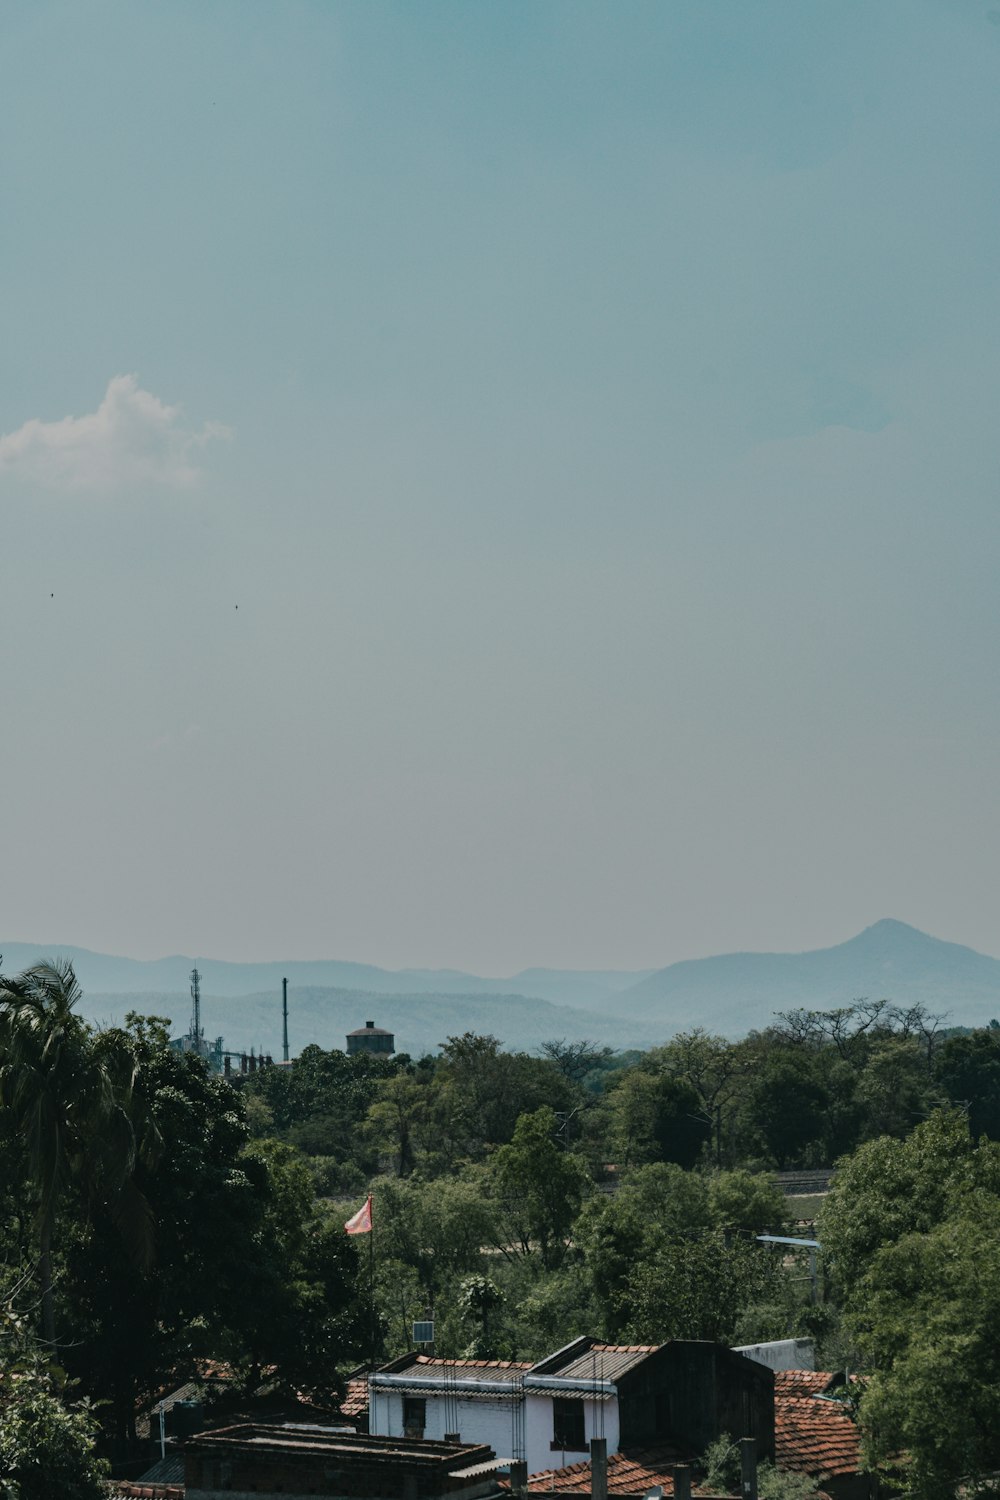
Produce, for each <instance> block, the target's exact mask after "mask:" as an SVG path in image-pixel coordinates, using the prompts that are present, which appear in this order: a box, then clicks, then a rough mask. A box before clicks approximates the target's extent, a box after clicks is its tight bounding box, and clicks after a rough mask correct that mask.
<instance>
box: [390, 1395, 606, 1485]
mask: <svg viewBox="0 0 1000 1500" xmlns="http://www.w3.org/2000/svg"><path fill="white" fill-rule="evenodd" d="M420 1395H421V1397H422V1398H423V1400H424V1401H425V1402H426V1403H427V1404H426V1422H427V1425H426V1427H425V1428H424V1437H425V1438H433V1439H435V1440H440V1439H442V1438H443V1437H444V1435H445V1433H446V1432H454V1431H456V1430H457V1431H458V1433H459V1434H460V1435H461V1438H462V1441H463V1443H488V1444H489V1446H490V1447H491V1448H492V1449H493V1451H494V1452H495V1453H496V1455H497V1457H498V1458H517V1457H519V1455H518V1454H517V1453H516V1452H515V1443H516V1439H517V1434H516V1432H515V1431H514V1430H513V1429H512V1423H511V1413H512V1407H513V1406H514V1402H513V1401H503V1400H497V1401H491V1400H489V1399H488V1398H486V1399H480V1400H476V1401H462V1400H461V1399H460V1398H458V1399H457V1407H458V1426H457V1428H456V1427H455V1426H454V1425H451V1424H454V1422H455V1409H456V1398H453V1397H451V1396H450V1395H449V1396H448V1397H445V1396H443V1395H442V1396H436V1395H435V1394H434V1393H433V1392H432V1391H421V1393H420ZM523 1401H524V1457H525V1459H526V1460H527V1464H528V1473H529V1474H537V1473H539V1472H540V1471H541V1470H542V1469H561V1468H562V1467H563V1465H564V1464H575V1463H579V1462H580V1460H581V1459H584V1458H587V1457H589V1451H590V1439H591V1438H594V1437H603V1438H606V1439H607V1443H608V1454H609V1455H610V1454H612V1453H617V1452H618V1443H619V1437H620V1430H621V1429H620V1424H619V1420H618V1399H617V1397H614V1396H613V1397H611V1399H610V1400H608V1401H584V1403H583V1422H584V1436H585V1438H586V1443H587V1451H586V1452H584V1453H573V1452H568V1453H566V1454H565V1455H564V1454H563V1452H562V1450H561V1449H557V1450H553V1448H552V1397H551V1396H550V1395H548V1394H546V1395H544V1396H543V1395H528V1396H525V1397H524V1398H523ZM368 1430H369V1431H370V1432H372V1433H374V1434H376V1435H377V1436H379V1437H403V1436H404V1435H405V1434H404V1432H403V1392H402V1391H399V1390H391V1391H387V1390H373V1391H371V1400H370V1405H369V1415H368Z"/></svg>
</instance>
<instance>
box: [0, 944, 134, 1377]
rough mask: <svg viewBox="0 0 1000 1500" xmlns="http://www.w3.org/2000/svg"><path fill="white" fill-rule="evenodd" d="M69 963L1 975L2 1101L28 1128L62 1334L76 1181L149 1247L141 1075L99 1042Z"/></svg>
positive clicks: (42, 1269) (45, 1278)
mask: <svg viewBox="0 0 1000 1500" xmlns="http://www.w3.org/2000/svg"><path fill="white" fill-rule="evenodd" d="M79 998H80V990H79V986H78V985H77V982H76V978H75V976H74V973H73V968H72V965H71V964H69V963H56V964H37V965H35V966H34V967H33V968H30V969H27V970H26V971H25V972H24V973H23V974H22V975H20V976H19V977H18V978H16V979H8V980H4V981H2V982H0V1102H2V1105H3V1107H4V1109H5V1111H6V1112H7V1113H8V1114H9V1117H10V1119H11V1121H12V1122H13V1123H14V1126H15V1128H16V1130H17V1132H18V1134H19V1135H20V1137H21V1139H22V1141H23V1145H24V1150H25V1154H26V1162H27V1170H28V1175H29V1177H30V1180H31V1183H32V1185H33V1188H34V1193H35V1204H36V1212H35V1222H36V1229H37V1236H38V1267H39V1270H38V1275H39V1283H40V1287H41V1293H42V1329H43V1334H44V1337H45V1340H46V1342H47V1343H48V1345H49V1346H50V1348H54V1346H55V1342H56V1323H55V1301H54V1296H53V1269H52V1256H53V1237H54V1233H55V1227H56V1218H57V1214H58V1211H59V1208H60V1205H61V1203H62V1201H63V1198H64V1196H65V1194H66V1193H67V1191H68V1189H69V1187H70V1186H71V1184H75V1185H76V1186H77V1187H78V1188H79V1189H80V1190H81V1192H82V1193H83V1195H84V1197H85V1198H90V1199H93V1198H94V1196H95V1195H96V1194H97V1193H99V1192H102V1191H103V1192H104V1194H105V1195H106V1196H107V1200H108V1202H109V1206H110V1208H111V1211H112V1213H113V1214H114V1215H115V1217H116V1218H117V1220H118V1223H119V1226H120V1227H121V1228H123V1229H124V1230H125V1231H126V1233H128V1235H129V1237H130V1240H131V1243H132V1246H133V1249H136V1250H137V1251H139V1252H140V1253H142V1254H148V1240H147V1237H146V1233H145V1231H146V1229H147V1227H148V1222H147V1218H146V1214H145V1210H144V1206H143V1204H142V1201H141V1199H140V1198H139V1196H138V1195H137V1194H135V1193H134V1192H130V1191H127V1188H128V1185H129V1183H130V1178H131V1174H132V1169H133V1167H134V1166H135V1161H136V1153H137V1145H136V1134H135V1130H134V1128H133V1123H132V1118H131V1093H132V1083H133V1079H132V1076H131V1074H130V1071H129V1069H128V1059H127V1057H126V1056H125V1054H123V1053H122V1052H120V1051H116V1050H115V1049H113V1048H111V1047H108V1046H104V1047H97V1046H95V1045H94V1042H93V1039H92V1037H91V1033H90V1031H89V1029H88V1028H87V1026H86V1025H85V1023H84V1022H83V1021H82V1020H81V1019H80V1017H79V1016H78V1015H76V1014H75V1012H74V1006H75V1005H76V1004H77V1001H78V1000H79Z"/></svg>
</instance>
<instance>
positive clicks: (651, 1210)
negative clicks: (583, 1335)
mask: <svg viewBox="0 0 1000 1500" xmlns="http://www.w3.org/2000/svg"><path fill="white" fill-rule="evenodd" d="M711 1223H712V1214H711V1209H710V1207H709V1189H708V1185H707V1180H706V1178H705V1177H703V1176H702V1175H700V1174H699V1173H696V1172H685V1171H684V1170H683V1169H682V1168H681V1167H679V1166H677V1165H676V1163H674V1162H651V1163H649V1164H647V1165H645V1166H642V1167H638V1168H636V1169H635V1170H634V1171H632V1172H629V1173H628V1174H626V1175H625V1176H624V1177H623V1179H622V1182H621V1186H620V1187H619V1190H618V1192H617V1193H616V1194H615V1195H614V1197H613V1198H609V1197H605V1196H604V1195H602V1194H601V1195H595V1196H594V1197H593V1198H591V1199H590V1200H589V1201H588V1202H587V1203H586V1204H585V1205H584V1207H583V1211H582V1212H581V1214H580V1217H579V1218H578V1219H577V1222H576V1225H575V1226H574V1231H573V1233H574V1239H575V1240H576V1242H577V1244H578V1245H579V1246H580V1248H581V1250H582V1251H583V1254H584V1258H585V1263H586V1267H587V1271H588V1274H589V1278H590V1281H591V1285H592V1287H593V1292H594V1295H595V1297H596V1298H597V1300H598V1302H599V1304H600V1306H601V1309H602V1311H603V1314H604V1321H605V1325H606V1327H607V1328H608V1329H609V1331H610V1332H611V1333H619V1332H621V1330H622V1328H623V1327H624V1326H625V1324H626V1323H627V1322H628V1320H629V1317H630V1316H631V1308H630V1304H629V1283H630V1278H631V1276H632V1274H633V1271H634V1269H635V1267H636V1266H637V1265H640V1264H642V1263H644V1262H647V1261H650V1260H651V1259H652V1258H653V1256H654V1255H655V1254H656V1253H657V1251H658V1250H659V1249H660V1248H661V1247H662V1246H663V1245H664V1244H665V1243H666V1242H668V1241H672V1240H673V1239H675V1238H678V1237H682V1236H685V1235H689V1234H693V1233H697V1232H698V1231H701V1230H707V1229H708V1228H709V1227H710V1225H711Z"/></svg>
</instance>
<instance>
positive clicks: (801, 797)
mask: <svg viewBox="0 0 1000 1500" xmlns="http://www.w3.org/2000/svg"><path fill="white" fill-rule="evenodd" d="M998 177H1000V7H998V6H996V5H993V6H991V5H990V4H989V3H980V0H856V3H855V0H830V3H818V0H752V3H751V0H652V3H647V0H627V3H626V0H620V3H614V4H591V3H588V0H524V3H521V0H492V3H488V4H487V3H482V0H463V3H450V0H447V3H446V0H419V3H418V0H405V3H398V4H392V3H379V0H349V3H340V4H338V3H336V0H315V3H293V0H282V3H281V4H274V3H272V0H268V3H255V0H229V3H227V0H213V3H212V4H211V5H208V6H206V5H204V4H203V3H202V0H197V3H195V0H190V3H186V0H170V3H168V4H160V5H149V4H143V3H139V0H134V3H127V4H126V3H96V0H95V3H80V0H70V3H66V4H56V3H48V0H23V3H18V0H7V3H6V4H4V6H3V7H2V10H0V205H2V206H0V214H2V219H0V224H2V232H0V270H2V276H3V283H2V284H3V297H2V300H0V350H2V355H0V433H2V434H3V436H2V438H0V556H2V587H0V711H2V715H3V719H2V740H0V744H2V750H0V756H2V762H0V771H2V774H0V849H2V875H0V897H2V899H0V938H2V939H6V940H7V941H15V940H25V941H38V942H46V943H48V942H57V941H58V942H62V943H80V944H83V945H85V946H87V947H91V948H97V949H104V950H112V951H115V952H120V953H127V954H132V955H135V956H137V957H152V956H156V955H161V954H165V953H170V952H177V951H185V952H197V953H200V954H203V955H206V956H214V957H228V958H245V959H251V958H268V957H302V958H305V957H321V956H328V957H342V958H354V959H359V960H366V961H370V962H374V963H380V964H385V965H388V966H400V965H404V964H421V965H445V964H447V965H454V966H461V967H469V968H476V969H478V970H480V971H481V972H493V973H501V972H510V971H512V970H514V969H517V968H519V967H521V966H523V965H528V964H553V965H565V966H579V967H588V966H593V967H597V966H606V967H611V966H622V967H644V966H652V965H659V964H663V963H667V962H669V961H671V960H673V959H676V958H683V957H694V956H697V955H700V954H705V953H710V952H719V951H723V950H727V949H733V948H807V947H812V946H818V945H821V944H826V943H831V942H836V941H839V940H840V939H842V938H846V937H848V936H850V935H851V934H852V933H854V932H855V931H857V930H858V929H859V928H861V927H863V926H865V925H866V924H868V923H869V922H871V921H874V920H875V919H877V918H878V917H882V916H895V917H899V918H902V919H903V920H906V921H909V922H912V923H914V924H915V925H917V926H920V927H923V928H925V929H927V930H929V931H931V932H933V933H935V934H937V935H938V936H941V937H947V938H951V939H954V940H956V941H960V942H967V943H971V944H972V945H974V946H976V947H979V948H982V949H984V950H986V951H988V952H992V953H994V954H1000V907H998V903H997V893H998V886H1000V880H998V863H1000V797H998V784H1000V697H998V666H1000V650H998V647H1000V638H998V637H1000V609H998V584H997V579H998V564H1000V556H998V553H1000V507H998V477H1000V467H998V446H1000V442H998V439H1000V418H998V410H997V406H998V390H1000V378H998V377H1000V199H998V193H997V183H998Z"/></svg>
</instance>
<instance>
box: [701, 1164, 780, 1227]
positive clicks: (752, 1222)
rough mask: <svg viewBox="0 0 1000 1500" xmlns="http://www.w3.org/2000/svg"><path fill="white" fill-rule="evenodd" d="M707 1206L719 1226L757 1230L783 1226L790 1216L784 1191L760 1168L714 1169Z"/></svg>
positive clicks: (709, 1184) (709, 1185) (709, 1181)
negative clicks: (755, 1170) (734, 1170)
mask: <svg viewBox="0 0 1000 1500" xmlns="http://www.w3.org/2000/svg"><path fill="white" fill-rule="evenodd" d="M708 1207H709V1213H710V1214H711V1218H712V1223H713V1224H715V1225H716V1226H717V1228H719V1229H744V1230H750V1231H752V1232H753V1233H754V1234H764V1233H765V1232H766V1231H768V1230H770V1231H771V1232H772V1233H773V1232H775V1231H778V1230H781V1229H782V1228H783V1226H784V1224H785V1220H786V1218H787V1216H788V1204H787V1201H786V1199H785V1195H784V1193H783V1192H782V1191H781V1189H780V1188H779V1187H775V1185H774V1183H773V1182H771V1181H770V1180H769V1179H768V1178H767V1177H765V1176H764V1175H763V1174H762V1173H760V1172H741V1171H736V1172H714V1173H713V1174H712V1176H711V1177H709V1179H708Z"/></svg>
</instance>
